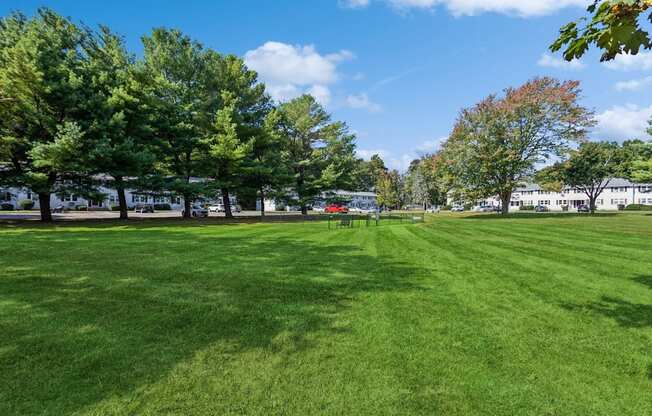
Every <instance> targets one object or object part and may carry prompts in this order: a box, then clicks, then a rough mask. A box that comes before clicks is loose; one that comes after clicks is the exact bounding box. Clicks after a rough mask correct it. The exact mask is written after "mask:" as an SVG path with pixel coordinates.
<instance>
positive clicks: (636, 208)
mask: <svg viewBox="0 0 652 416" xmlns="http://www.w3.org/2000/svg"><path fill="white" fill-rule="evenodd" d="M625 211H652V205H643V204H629V205H627V206H626V207H625Z"/></svg>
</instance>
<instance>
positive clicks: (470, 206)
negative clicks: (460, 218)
mask: <svg viewBox="0 0 652 416" xmlns="http://www.w3.org/2000/svg"><path fill="white" fill-rule="evenodd" d="M472 209H473V204H464V211H471V210H472Z"/></svg>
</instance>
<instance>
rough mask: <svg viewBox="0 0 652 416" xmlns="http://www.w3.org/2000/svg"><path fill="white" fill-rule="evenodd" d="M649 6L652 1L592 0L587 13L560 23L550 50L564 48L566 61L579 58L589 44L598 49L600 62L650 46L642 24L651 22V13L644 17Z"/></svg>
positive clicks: (650, 43) (650, 42)
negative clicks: (600, 52)
mask: <svg viewBox="0 0 652 416" xmlns="http://www.w3.org/2000/svg"><path fill="white" fill-rule="evenodd" d="M650 9H652V0H593V2H592V3H591V4H590V5H589V6H588V8H587V12H588V13H589V15H590V16H589V17H582V18H581V19H579V20H577V21H575V22H571V23H568V24H567V25H565V26H563V27H562V28H561V29H560V31H559V37H558V38H557V40H556V41H555V42H554V43H553V44H552V45H551V46H550V49H551V50H552V51H553V52H557V51H559V50H561V49H564V51H563V55H564V58H565V59H566V60H568V61H571V60H573V59H577V58H580V57H582V56H583V55H584V54H585V53H586V51H587V50H588V49H589V47H590V46H591V45H595V46H596V47H598V48H599V49H601V50H602V52H603V53H602V58H601V60H602V61H608V60H611V59H614V58H615V57H616V56H618V55H619V54H632V55H636V54H637V53H639V51H640V50H641V49H652V41H651V40H650V34H649V33H648V31H647V30H646V29H644V28H643V27H642V24H645V23H652V12H651V13H650V14H648V15H647V16H645V13H647V12H648V11H650ZM645 20H647V22H645Z"/></svg>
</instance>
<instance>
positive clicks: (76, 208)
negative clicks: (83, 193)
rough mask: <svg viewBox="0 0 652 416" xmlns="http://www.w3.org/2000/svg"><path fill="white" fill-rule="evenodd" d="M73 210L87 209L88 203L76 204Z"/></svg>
mask: <svg viewBox="0 0 652 416" xmlns="http://www.w3.org/2000/svg"><path fill="white" fill-rule="evenodd" d="M75 211H88V205H77V206H76V207H75Z"/></svg>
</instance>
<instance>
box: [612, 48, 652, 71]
mask: <svg viewBox="0 0 652 416" xmlns="http://www.w3.org/2000/svg"><path fill="white" fill-rule="evenodd" d="M603 65H604V66H606V67H607V68H609V69H612V70H614V71H646V70H649V69H652V52H640V53H638V54H637V55H629V54H623V55H618V56H616V58H615V59H614V60H613V61H607V62H604V63H603Z"/></svg>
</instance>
